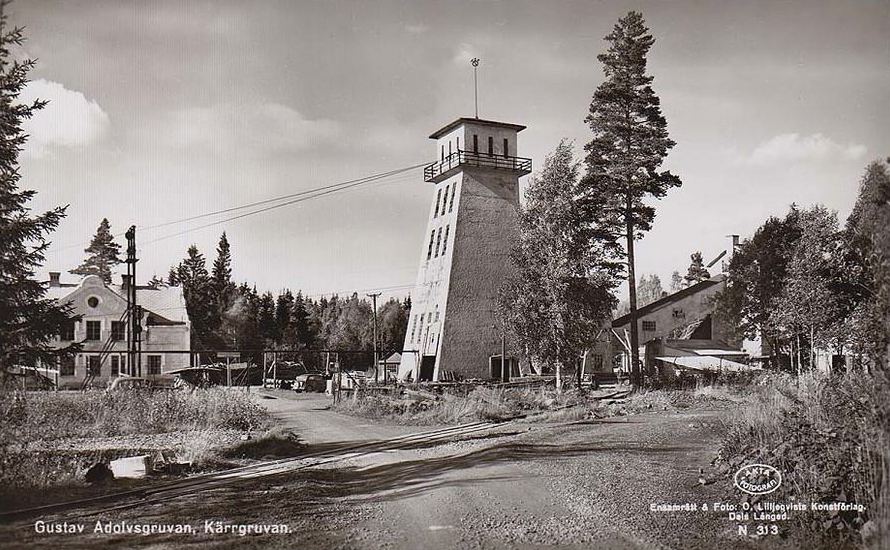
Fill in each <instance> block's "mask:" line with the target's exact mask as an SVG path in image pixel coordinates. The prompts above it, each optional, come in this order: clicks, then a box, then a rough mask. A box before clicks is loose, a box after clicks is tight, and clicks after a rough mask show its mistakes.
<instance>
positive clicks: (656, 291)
mask: <svg viewBox="0 0 890 550" xmlns="http://www.w3.org/2000/svg"><path fill="white" fill-rule="evenodd" d="M639 287H640V290H639V292H638V294H639V305H640V307H642V306H645V305H647V304H651V303H652V302H655V301H657V300H660V299H661V294H662V293H663V292H664V289H662V288H661V279H660V278H659V277H658V275H655V274H654V273H653V274H652V275H650V276H649V277H648V278H647V277H646V276H645V275H644V276H643V277H641V278H640V285H639Z"/></svg>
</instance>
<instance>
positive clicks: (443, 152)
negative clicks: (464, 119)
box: [442, 145, 445, 160]
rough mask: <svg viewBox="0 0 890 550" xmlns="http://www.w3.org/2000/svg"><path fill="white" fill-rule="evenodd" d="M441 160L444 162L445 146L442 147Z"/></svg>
mask: <svg viewBox="0 0 890 550" xmlns="http://www.w3.org/2000/svg"><path fill="white" fill-rule="evenodd" d="M442 160H445V146H444V145H443V146H442Z"/></svg>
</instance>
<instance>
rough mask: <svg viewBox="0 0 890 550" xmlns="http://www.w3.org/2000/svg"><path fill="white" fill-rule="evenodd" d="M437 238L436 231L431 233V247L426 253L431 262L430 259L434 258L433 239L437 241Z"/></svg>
mask: <svg viewBox="0 0 890 550" xmlns="http://www.w3.org/2000/svg"><path fill="white" fill-rule="evenodd" d="M435 238H436V231H435V230H433V231H430V247H429V250H427V252H426V259H427V260H429V259H430V258H432V257H433V239H435Z"/></svg>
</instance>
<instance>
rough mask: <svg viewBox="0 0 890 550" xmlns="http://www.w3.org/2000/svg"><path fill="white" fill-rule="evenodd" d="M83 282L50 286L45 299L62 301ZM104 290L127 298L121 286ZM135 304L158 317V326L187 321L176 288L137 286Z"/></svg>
mask: <svg viewBox="0 0 890 550" xmlns="http://www.w3.org/2000/svg"><path fill="white" fill-rule="evenodd" d="M85 280H86V277H84V278H83V279H81V281H80V283H78V284H76V285H75V284H71V283H63V284H61V285H59V286H51V287H49V288H48V289H47V292H46V297H47V298H52V299H54V300H56V301H59V300H62V299H64V298H66V297H67V296H68V295H70V294H71V293H73V292H74V291H76V290H78V289H79V288H80V287H81V286H82V284H83V282H84V281H85ZM105 288H107V289H108V290H110V291H111V292H113V293H115V294H117V295H118V296H120V297H121V298H123V299H126V297H127V291H126V290H125V289H124V288H123V286H121V285H115V284H110V285H109V284H106V285H105ZM136 303H137V304H139V305H141V306H142V307H143V308H144V309H145V310H147V311H148V312H149V313H152V314H153V315H154V316H155V317H159V318H160V319H156V321H160V323H159V324H164V323H163V321H168V322H173V323H187V322H188V320H189V317H188V312H187V311H186V308H185V297H184V296H183V294H182V288H181V287H178V286H171V287H160V288H151V287H147V286H137V287H136Z"/></svg>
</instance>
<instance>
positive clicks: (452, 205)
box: [448, 183, 457, 212]
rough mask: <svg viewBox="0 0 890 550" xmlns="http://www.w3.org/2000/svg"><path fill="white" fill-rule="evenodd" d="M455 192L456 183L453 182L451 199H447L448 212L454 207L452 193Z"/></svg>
mask: <svg viewBox="0 0 890 550" xmlns="http://www.w3.org/2000/svg"><path fill="white" fill-rule="evenodd" d="M456 192H457V184H456V183H455V184H454V187H452V188H451V200H450V201H448V212H451V210H452V209H454V193H456Z"/></svg>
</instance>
